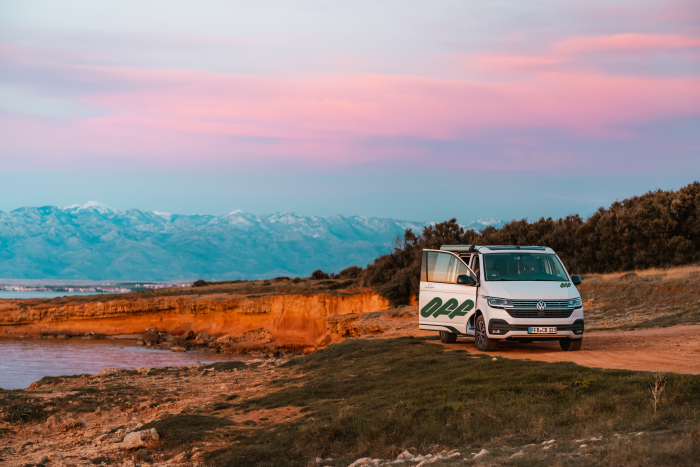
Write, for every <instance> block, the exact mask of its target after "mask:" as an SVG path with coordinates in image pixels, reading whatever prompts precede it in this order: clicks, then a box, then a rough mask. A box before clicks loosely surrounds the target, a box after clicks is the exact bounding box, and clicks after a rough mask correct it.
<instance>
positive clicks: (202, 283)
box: [192, 279, 207, 287]
mask: <svg viewBox="0 0 700 467" xmlns="http://www.w3.org/2000/svg"><path fill="white" fill-rule="evenodd" d="M205 285H207V281H205V280H203V279H199V280H196V281H194V284H192V287H204V286H205Z"/></svg>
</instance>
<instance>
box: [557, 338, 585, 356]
mask: <svg viewBox="0 0 700 467" xmlns="http://www.w3.org/2000/svg"><path fill="white" fill-rule="evenodd" d="M582 343H583V337H582V338H580V339H570V338H568V337H565V338H563V339H559V345H560V346H561V349H562V350H563V351H564V352H573V351H574V350H581V344H582Z"/></svg>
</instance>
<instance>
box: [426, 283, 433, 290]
mask: <svg viewBox="0 0 700 467" xmlns="http://www.w3.org/2000/svg"><path fill="white" fill-rule="evenodd" d="M425 288H426V289H434V288H435V286H434V285H433V284H425Z"/></svg>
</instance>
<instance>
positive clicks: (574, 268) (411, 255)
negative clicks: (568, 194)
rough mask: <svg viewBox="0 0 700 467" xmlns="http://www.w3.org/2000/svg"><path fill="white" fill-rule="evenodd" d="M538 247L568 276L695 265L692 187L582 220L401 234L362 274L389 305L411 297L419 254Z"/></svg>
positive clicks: (698, 200)
mask: <svg viewBox="0 0 700 467" xmlns="http://www.w3.org/2000/svg"><path fill="white" fill-rule="evenodd" d="M472 243H473V244H477V245H540V246H549V247H551V248H553V249H554V250H555V251H556V252H557V254H558V255H559V257H560V258H561V259H562V260H563V261H564V264H565V265H566V267H567V269H568V270H569V272H570V273H572V274H577V273H578V274H583V273H605V272H617V271H626V270H632V269H644V268H649V267H667V266H675V265H680V264H686V263H690V262H693V261H697V260H699V259H700V183H698V182H694V183H691V184H690V185H688V186H686V187H683V188H681V189H680V190H678V191H662V190H658V191H653V192H649V193H647V194H645V195H642V196H635V197H632V198H630V199H626V200H624V201H621V202H615V203H613V204H612V206H610V207H609V208H608V209H605V208H600V209H598V211H597V212H596V213H595V214H593V215H592V216H591V217H590V218H588V219H587V220H583V219H582V218H581V217H580V216H578V215H573V216H568V217H566V218H565V219H558V220H553V219H551V218H548V219H544V218H542V219H540V220H539V221H537V222H532V223H530V222H528V221H527V220H526V219H523V220H520V221H515V220H514V221H511V222H509V223H507V224H506V225H504V226H503V227H502V228H500V229H495V228H493V227H487V228H486V229H485V230H483V231H482V232H481V233H479V232H475V231H474V230H467V231H465V230H464V229H462V228H461V227H460V226H459V225H458V224H457V221H456V219H450V220H449V221H446V222H443V223H440V224H436V225H434V226H428V227H426V228H425V229H424V230H423V233H422V234H421V235H420V236H416V235H415V234H414V233H413V232H411V231H409V230H407V231H406V232H405V234H404V237H403V239H401V238H399V239H398V241H397V245H396V247H395V249H394V251H393V252H392V253H390V254H388V255H384V256H380V257H379V258H377V259H375V260H374V263H373V264H370V265H369V266H367V269H366V270H365V271H364V272H363V274H362V276H363V277H362V279H363V282H364V284H365V285H368V286H371V287H373V288H375V289H376V290H377V291H378V292H379V293H381V294H382V295H384V296H385V297H386V298H388V299H389V300H391V301H392V302H393V303H394V304H395V305H401V304H407V303H408V301H409V297H410V296H411V294H417V293H418V286H419V281H420V263H421V252H422V250H423V249H424V248H432V249H438V248H440V246H441V245H455V244H472Z"/></svg>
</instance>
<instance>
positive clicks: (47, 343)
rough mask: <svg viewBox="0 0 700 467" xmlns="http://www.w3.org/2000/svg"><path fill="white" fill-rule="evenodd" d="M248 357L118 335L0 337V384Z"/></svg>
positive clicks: (16, 384)
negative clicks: (153, 345) (152, 344)
mask: <svg viewBox="0 0 700 467" xmlns="http://www.w3.org/2000/svg"><path fill="white" fill-rule="evenodd" d="M248 358H249V357H246V356H242V355H235V354H226V353H223V354H217V353H208V352H171V351H170V350H154V349H150V348H147V347H143V346H138V345H136V344H134V343H133V340H122V339H105V340H86V339H38V338H24V339H21V338H0V388H2V389H20V388H26V387H27V386H29V385H30V384H31V383H32V382H34V381H38V380H40V379H41V378H43V377H44V376H68V375H81V374H97V373H99V372H100V370H102V369H104V368H127V369H133V368H135V367H159V366H184V365H193V364H196V363H213V362H220V361H231V360H247V359H248Z"/></svg>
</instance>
